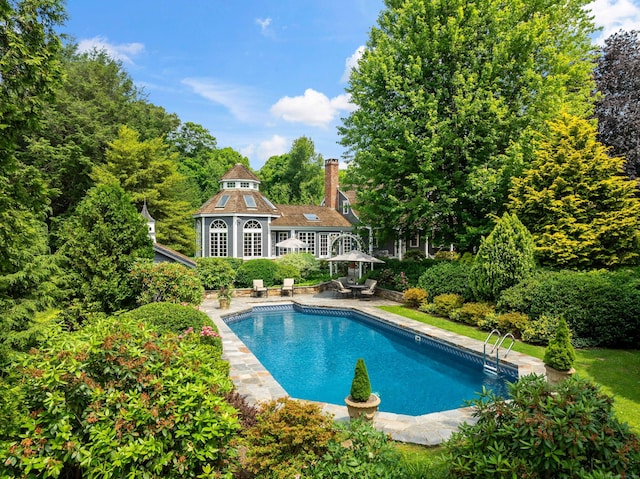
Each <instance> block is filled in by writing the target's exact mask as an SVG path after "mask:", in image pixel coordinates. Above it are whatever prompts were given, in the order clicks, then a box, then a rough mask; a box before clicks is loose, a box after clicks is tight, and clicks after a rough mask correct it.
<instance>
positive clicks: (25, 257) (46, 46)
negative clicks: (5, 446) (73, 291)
mask: <svg viewBox="0 0 640 479" xmlns="http://www.w3.org/2000/svg"><path fill="white" fill-rule="evenodd" d="M64 20H65V14H64V9H63V6H62V2H61V1H56V0H52V1H43V0H22V1H11V2H7V1H2V2H0V25H1V28H0V130H1V131H2V134H0V311H2V313H1V314H0V367H2V366H3V365H4V362H5V360H6V357H7V356H6V355H7V352H8V350H9V349H10V348H11V347H12V346H13V345H14V340H15V337H14V333H18V332H20V331H23V330H25V329H27V328H28V327H29V324H30V321H31V319H32V318H33V313H34V311H36V310H37V309H38V308H39V307H41V306H43V305H44V304H46V302H47V300H48V299H51V296H50V294H49V293H50V291H49V288H47V287H46V285H47V283H48V280H49V278H50V276H51V274H52V272H53V271H54V268H53V266H52V262H51V260H50V257H49V255H48V248H47V240H48V238H47V229H46V225H45V223H44V219H45V218H46V214H47V212H48V208H49V205H48V201H47V190H46V185H45V183H44V182H43V181H42V179H41V177H40V174H39V171H38V170H37V169H35V168H32V167H29V166H27V165H25V164H24V163H22V162H21V161H20V160H19V159H18V158H17V156H16V150H17V148H18V144H19V141H20V139H21V138H22V137H23V136H25V135H28V134H30V132H31V131H33V129H34V128H35V127H36V126H37V122H38V120H39V116H40V112H41V111H42V108H44V106H45V105H46V104H47V102H48V101H50V100H51V99H52V97H53V91H54V90H55V87H56V84H57V83H58V82H59V81H60V79H61V67H60V60H59V53H60V49H61V42H60V38H59V35H58V33H57V32H56V29H57V28H58V27H59V25H61V24H62V23H63V22H64ZM0 399H4V398H0ZM2 407H3V406H2V405H1V404H0V409H1V408H2Z"/></svg>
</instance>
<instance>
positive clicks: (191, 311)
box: [126, 303, 211, 334]
mask: <svg viewBox="0 0 640 479" xmlns="http://www.w3.org/2000/svg"><path fill="white" fill-rule="evenodd" d="M126 316H127V317H128V318H131V319H132V320H134V321H138V322H143V323H145V324H146V325H148V326H150V327H152V328H153V329H154V330H156V331H158V332H159V333H162V334H164V333H174V334H180V333H182V332H184V331H185V330H187V329H189V328H192V329H194V330H196V331H200V330H201V329H202V327H203V326H211V320H210V319H209V316H207V315H206V313H204V312H202V311H198V310H197V309H195V308H194V307H193V306H186V305H182V304H175V303H149V304H145V305H144V306H140V307H139V308H136V309H134V310H131V311H128V312H127V313H126Z"/></svg>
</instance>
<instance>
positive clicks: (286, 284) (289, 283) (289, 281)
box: [280, 278, 293, 296]
mask: <svg viewBox="0 0 640 479" xmlns="http://www.w3.org/2000/svg"><path fill="white" fill-rule="evenodd" d="M285 293H286V294H288V295H291V296H293V278H285V279H284V281H283V282H282V289H281V290H280V295H281V296H284V295H285Z"/></svg>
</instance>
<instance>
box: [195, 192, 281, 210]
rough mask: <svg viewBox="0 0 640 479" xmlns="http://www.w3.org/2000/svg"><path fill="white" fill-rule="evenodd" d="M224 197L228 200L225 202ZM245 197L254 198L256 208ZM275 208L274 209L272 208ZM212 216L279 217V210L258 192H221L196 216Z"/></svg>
mask: <svg viewBox="0 0 640 479" xmlns="http://www.w3.org/2000/svg"><path fill="white" fill-rule="evenodd" d="M223 196H226V197H227V199H226V200H223V198H222V197H223ZM245 196H249V197H251V198H253V201H254V202H255V205H256V206H255V208H253V207H250V206H248V205H247V202H246V201H245ZM249 201H251V200H249ZM223 204H224V206H222V205H223ZM272 206H273V208H272ZM211 214H262V215H264V214H266V215H273V216H278V215H279V211H278V208H277V207H275V206H274V205H272V204H271V202H269V201H268V200H267V199H266V198H265V197H264V195H263V194H262V193H260V192H259V191H256V190H221V191H219V192H218V193H217V194H216V195H215V196H214V197H213V198H211V199H210V200H209V201H207V202H206V203H205V204H203V205H202V206H201V207H200V209H199V210H198V211H196V212H195V213H194V216H198V215H211Z"/></svg>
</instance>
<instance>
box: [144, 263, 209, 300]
mask: <svg viewBox="0 0 640 479" xmlns="http://www.w3.org/2000/svg"><path fill="white" fill-rule="evenodd" d="M131 277H132V278H133V280H134V282H135V285H136V289H137V290H138V291H139V293H138V297H137V301H138V304H140V305H144V304H149V303H154V302H159V303H161V302H169V303H189V304H193V305H195V306H197V305H199V304H200V303H201V302H202V298H203V296H204V288H203V287H202V283H201V282H200V278H199V277H198V274H197V273H196V271H195V270H193V269H192V268H187V267H186V266H183V265H181V264H179V263H167V262H162V263H154V262H153V261H137V262H136V263H135V264H134V265H133V267H132V268H131Z"/></svg>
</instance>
